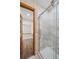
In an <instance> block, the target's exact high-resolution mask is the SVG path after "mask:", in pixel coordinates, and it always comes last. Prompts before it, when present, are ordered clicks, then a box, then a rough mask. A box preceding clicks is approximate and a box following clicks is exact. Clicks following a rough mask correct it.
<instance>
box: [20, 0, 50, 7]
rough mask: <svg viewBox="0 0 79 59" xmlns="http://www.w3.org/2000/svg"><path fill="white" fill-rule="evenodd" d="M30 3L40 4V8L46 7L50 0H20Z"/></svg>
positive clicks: (33, 4) (32, 4)
mask: <svg viewBox="0 0 79 59" xmlns="http://www.w3.org/2000/svg"><path fill="white" fill-rule="evenodd" d="M21 1H23V2H26V3H28V4H30V5H31V6H35V5H36V6H40V7H41V8H47V7H48V5H49V4H50V2H51V0H21Z"/></svg>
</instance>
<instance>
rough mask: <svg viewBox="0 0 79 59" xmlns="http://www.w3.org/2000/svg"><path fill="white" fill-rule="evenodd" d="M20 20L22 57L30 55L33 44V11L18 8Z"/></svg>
mask: <svg viewBox="0 0 79 59" xmlns="http://www.w3.org/2000/svg"><path fill="white" fill-rule="evenodd" d="M20 10H21V15H22V17H23V20H22V34H23V51H24V53H23V54H24V58H26V57H29V56H31V55H32V51H33V50H32V47H33V46H32V45H33V12H32V11H29V10H28V9H25V8H22V7H21V8H20Z"/></svg>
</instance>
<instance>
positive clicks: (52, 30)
mask: <svg viewBox="0 0 79 59" xmlns="http://www.w3.org/2000/svg"><path fill="white" fill-rule="evenodd" d="M58 17H59V15H58V5H56V6H55V7H52V6H51V7H50V8H49V9H48V10H47V11H46V12H45V13H44V14H42V15H41V17H40V44H39V45H40V48H39V49H40V53H41V54H42V57H43V58H45V59H58V55H59V25H58V24H59V23H58V20H59V19H58ZM46 52H47V55H46Z"/></svg>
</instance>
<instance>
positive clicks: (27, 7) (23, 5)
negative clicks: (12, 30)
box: [20, 2, 36, 55]
mask: <svg viewBox="0 0 79 59" xmlns="http://www.w3.org/2000/svg"><path fill="white" fill-rule="evenodd" d="M20 7H22V8H25V9H28V10H30V11H32V12H33V55H35V33H36V26H35V25H36V24H35V22H36V21H35V9H34V8H33V7H31V6H29V5H28V4H27V3H24V2H20ZM20 26H22V25H20Z"/></svg>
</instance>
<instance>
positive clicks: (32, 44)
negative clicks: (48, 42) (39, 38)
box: [20, 2, 35, 59]
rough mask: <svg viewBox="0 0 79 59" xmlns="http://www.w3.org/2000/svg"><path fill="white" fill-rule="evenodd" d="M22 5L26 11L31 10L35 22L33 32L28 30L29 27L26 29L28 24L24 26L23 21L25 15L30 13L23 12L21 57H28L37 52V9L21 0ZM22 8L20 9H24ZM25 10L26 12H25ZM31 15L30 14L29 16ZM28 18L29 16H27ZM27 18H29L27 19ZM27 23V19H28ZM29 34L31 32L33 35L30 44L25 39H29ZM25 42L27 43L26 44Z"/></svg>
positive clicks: (23, 58)
mask: <svg viewBox="0 0 79 59" xmlns="http://www.w3.org/2000/svg"><path fill="white" fill-rule="evenodd" d="M20 7H21V8H22V9H23V10H24V11H25V12H26V11H29V12H31V14H32V15H31V16H32V17H31V18H32V19H33V20H32V21H33V23H31V25H32V29H30V30H31V31H32V33H30V32H28V31H27V30H28V28H26V29H25V27H27V26H24V25H23V23H24V22H25V21H24V19H23V17H24V16H25V17H27V16H29V15H30V14H27V15H23V14H21V16H20V17H21V19H20V20H21V21H20V58H21V59H25V58H26V57H29V55H30V54H31V55H34V54H35V10H34V8H32V7H30V6H28V5H27V4H26V3H23V2H21V3H20ZM22 9H20V10H22ZM25 12H24V13H25ZM29 17H30V16H29ZM27 18H28V17H27ZM26 20H27V19H26ZM28 20H29V19H28ZM26 23H27V21H26ZM27 34H30V36H31V40H30V44H28V41H27V40H26V41H24V39H28V37H27ZM24 42H25V43H26V44H24ZM24 45H25V46H24ZM29 47H30V49H29Z"/></svg>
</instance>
